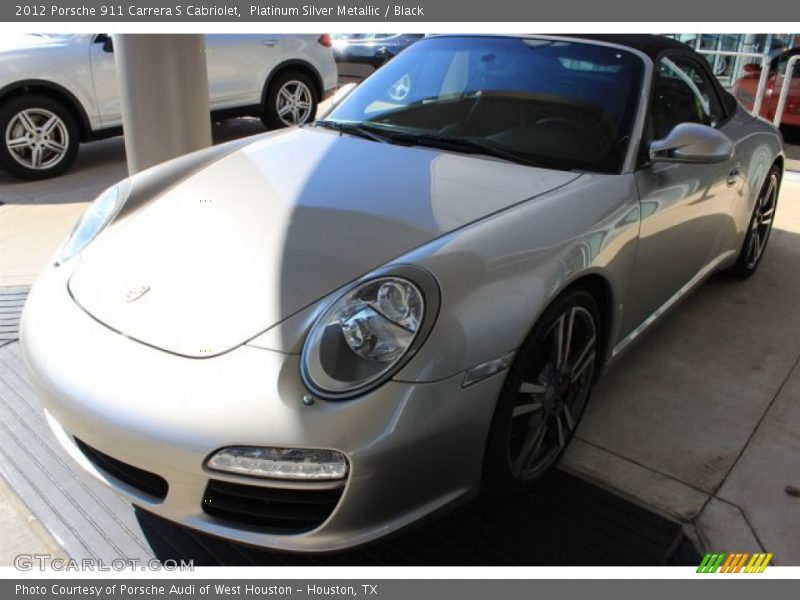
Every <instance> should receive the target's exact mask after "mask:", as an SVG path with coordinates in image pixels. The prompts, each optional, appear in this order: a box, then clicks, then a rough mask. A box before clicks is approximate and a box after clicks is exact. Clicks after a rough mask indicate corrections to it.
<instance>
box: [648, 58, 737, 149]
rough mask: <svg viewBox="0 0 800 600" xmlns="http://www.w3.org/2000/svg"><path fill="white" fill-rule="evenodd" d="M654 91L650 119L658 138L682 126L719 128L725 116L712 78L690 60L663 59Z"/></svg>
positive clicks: (656, 77)
mask: <svg viewBox="0 0 800 600" xmlns="http://www.w3.org/2000/svg"><path fill="white" fill-rule="evenodd" d="M653 92H654V93H653V99H652V100H651V103H650V118H651V122H652V128H653V132H652V135H653V138H654V139H660V138H663V137H664V136H665V135H667V134H668V133H669V132H670V131H671V130H672V128H673V127H675V126H676V125H678V124H679V123H687V122H688V123H701V124H703V125H709V126H711V127H716V126H717V124H719V122H720V121H722V119H723V117H724V114H725V113H724V112H723V110H722V105H721V103H720V100H719V98H718V96H717V93H716V90H715V89H714V86H713V84H712V82H711V81H710V79H709V76H708V75H707V74H706V72H705V71H704V70H703V69H702V68H701V67H700V65H698V64H697V63H696V62H695V61H694V60H692V59H690V58H685V57H682V56H665V57H663V58H661V59H660V60H659V61H658V64H657V65H656V74H655V84H654V86H653Z"/></svg>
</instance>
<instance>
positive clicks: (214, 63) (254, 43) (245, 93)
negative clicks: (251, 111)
mask: <svg viewBox="0 0 800 600" xmlns="http://www.w3.org/2000/svg"><path fill="white" fill-rule="evenodd" d="M282 58H283V36H282V35H275V34H269V35H265V34H257V35H250V34H206V65H207V68H208V90H209V97H210V103H211V108H212V109H223V108H231V107H237V106H249V105H256V104H260V102H261V93H262V91H263V89H264V83H265V82H266V80H267V77H268V75H269V74H270V73H271V72H272V70H273V69H274V68H275V67H276V66H278V64H280V62H281V60H282Z"/></svg>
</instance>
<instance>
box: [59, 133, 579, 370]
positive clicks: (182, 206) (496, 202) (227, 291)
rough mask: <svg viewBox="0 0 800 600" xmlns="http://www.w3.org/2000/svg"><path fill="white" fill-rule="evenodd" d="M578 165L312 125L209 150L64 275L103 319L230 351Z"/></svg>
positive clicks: (542, 189) (182, 348)
mask: <svg viewBox="0 0 800 600" xmlns="http://www.w3.org/2000/svg"><path fill="white" fill-rule="evenodd" d="M577 177H579V175H577V174H575V173H570V172H563V171H550V170H546V169H538V168H532V167H526V166H521V165H516V164H512V163H508V162H504V161H498V160H493V159H486V158H481V157H476V156H468V155H462V154H454V153H448V152H439V151H436V150H430V149H426V148H416V147H414V148H412V147H401V146H395V145H390V144H382V143H378V142H373V141H369V140H364V139H360V138H355V137H350V136H346V135H345V136H342V135H339V134H338V133H336V132H331V131H329V130H322V129H320V128H315V127H307V128H303V129H292V130H285V131H283V132H279V133H275V134H270V135H267V136H264V137H262V138H260V139H258V140H257V141H255V142H253V143H252V144H249V145H247V146H245V147H243V148H241V149H239V150H236V151H234V152H232V153H230V154H228V155H227V156H225V157H223V158H221V159H219V160H217V161H216V162H214V163H212V164H211V165H209V166H207V167H206V168H204V169H202V170H200V171H198V172H196V173H194V174H193V175H191V176H189V177H187V178H186V179H184V180H183V181H182V182H181V183H179V184H177V185H174V186H173V187H171V188H170V189H169V190H167V191H165V192H163V193H162V194H161V195H160V196H159V197H157V198H156V199H155V200H153V201H152V202H150V203H149V204H148V205H147V206H145V207H144V208H142V209H141V210H139V211H138V212H136V213H135V214H133V215H132V216H130V217H128V218H126V219H122V220H121V222H119V223H117V224H115V225H114V226H112V227H111V228H109V229H108V230H107V231H106V232H105V233H104V234H103V235H101V236H100V237H99V238H98V239H97V240H96V241H95V242H94V243H93V244H92V245H91V246H90V247H89V248H88V249H87V250H86V251H85V252H84V253H83V255H82V256H81V263H82V264H81V265H80V266H79V267H78V268H77V269H76V270H75V272H74V274H73V275H72V277H71V279H70V284H69V287H70V291H71V293H72V295H73V298H74V299H75V301H76V302H77V303H78V304H80V305H81V306H82V307H83V308H84V309H85V310H86V311H87V312H88V313H89V314H91V315H92V316H93V317H95V318H96V319H97V320H98V321H100V322H102V323H104V324H106V325H107V326H108V327H111V328H112V329H115V330H117V331H119V332H120V333H122V334H124V335H126V336H128V337H131V338H133V339H136V340H138V341H141V342H143V343H146V344H149V345H152V346H155V347H158V348H161V349H164V350H167V351H169V352H173V353H176V354H180V355H184V356H191V357H207V356H213V355H216V354H220V353H222V352H226V351H228V350H230V349H232V348H234V347H236V346H238V345H240V344H242V343H244V342H246V341H247V340H249V339H251V338H253V337H255V336H256V335H258V334H259V333H261V332H263V331H265V330H267V329H268V328H270V327H271V326H273V325H275V324H276V323H278V322H280V321H282V320H283V319H285V318H286V317H288V316H290V315H292V314H293V313H295V312H297V311H299V310H301V309H303V308H305V307H307V306H308V305H310V304H312V303H313V302H315V301H316V300H318V299H320V298H322V297H323V296H326V295H328V294H330V293H331V292H334V291H336V290H337V289H338V288H340V287H342V286H344V285H346V284H347V283H348V282H351V281H353V280H354V279H357V278H358V277H360V276H362V275H364V274H366V273H368V272H369V271H371V270H373V269H375V268H377V267H380V266H381V265H384V264H385V263H387V262H389V261H391V260H393V259H395V258H397V257H400V256H402V255H403V254H405V253H407V252H409V251H411V250H413V249H415V248H418V247H419V246H421V245H423V244H425V243H427V242H430V241H431V240H433V239H435V238H437V237H439V236H442V235H444V234H447V233H449V232H452V231H454V230H456V229H458V228H460V227H464V226H466V225H469V224H470V223H473V222H475V221H478V220H480V219H483V218H485V217H487V216H489V215H491V214H493V213H495V212H497V211H501V210H504V209H506V208H508V207H510V206H512V205H514V204H516V203H519V202H522V201H524V200H527V199H530V198H533V197H535V196H538V195H541V194H543V193H546V192H548V191H550V190H553V189H555V188H557V187H561V186H563V185H566V184H567V183H569V182H570V181H572V180H574V179H576V178H577Z"/></svg>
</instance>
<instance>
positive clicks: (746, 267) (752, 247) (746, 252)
mask: <svg viewBox="0 0 800 600" xmlns="http://www.w3.org/2000/svg"><path fill="white" fill-rule="evenodd" d="M780 187H781V170H780V168H779V167H778V166H777V165H773V167H772V168H771V169H770V170H769V173H768V174H767V178H766V179H765V180H764V184H763V185H762V186H761V190H760V191H759V193H758V198H756V205H755V207H753V214H752V216H751V217H750V223H749V225H748V228H747V235H746V236H745V238H744V243H743V244H742V249H741V250H740V251H739V258H738V259H737V260H736V264H734V265H733V266H732V267H731V268H730V269H729V271H728V272H729V273H730V275H732V276H733V277H736V278H737V279H747V278H748V277H750V276H751V275H752V274H753V273H755V272H756V269H758V265H759V264H761V259H762V258H763V257H764V251H765V250H766V249H767V242H768V241H769V235H770V233H771V232H772V222H773V221H774V219H775V210H776V209H777V208H778V194H779V192H780Z"/></svg>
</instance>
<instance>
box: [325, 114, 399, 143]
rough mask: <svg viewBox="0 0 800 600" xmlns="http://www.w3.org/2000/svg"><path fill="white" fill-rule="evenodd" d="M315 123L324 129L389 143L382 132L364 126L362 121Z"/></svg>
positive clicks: (388, 139)
mask: <svg viewBox="0 0 800 600" xmlns="http://www.w3.org/2000/svg"><path fill="white" fill-rule="evenodd" d="M315 125H318V126H319V127H325V128H326V129H334V130H336V131H338V132H339V133H348V134H350V135H355V136H358V137H361V138H364V139H367V140H372V141H374V142H381V143H384V144H386V143H389V142H390V141H391V139H390V138H389V137H388V136H386V135H383V134H380V133H378V132H376V131H375V130H374V129H372V128H370V127H366V126H364V125H363V124H362V123H348V122H346V121H324V120H323V121H317V122H316V123H315Z"/></svg>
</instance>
